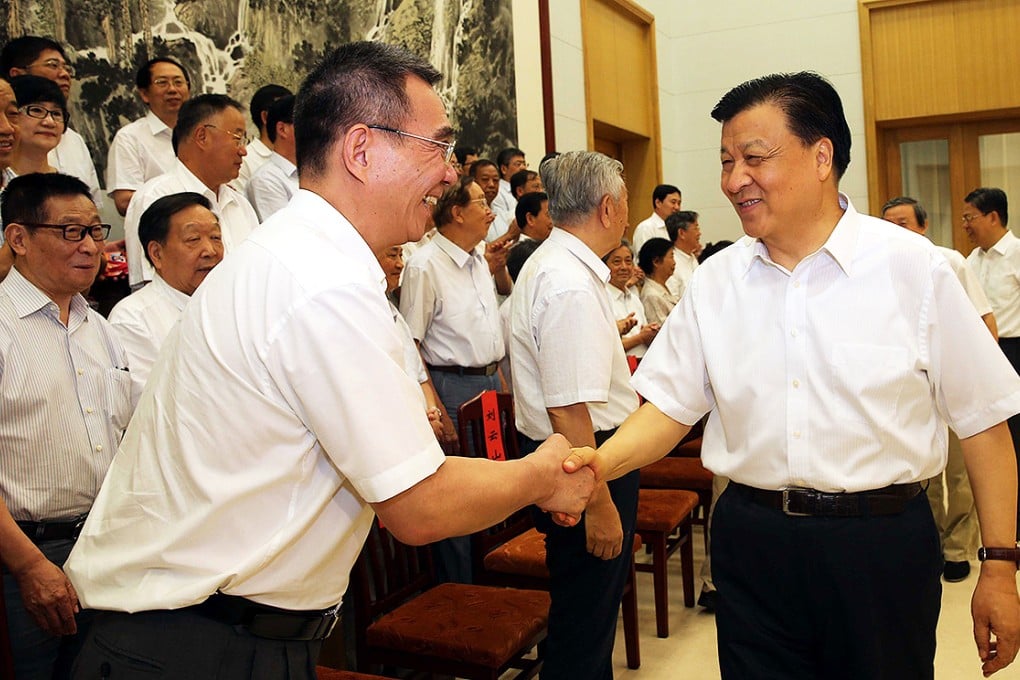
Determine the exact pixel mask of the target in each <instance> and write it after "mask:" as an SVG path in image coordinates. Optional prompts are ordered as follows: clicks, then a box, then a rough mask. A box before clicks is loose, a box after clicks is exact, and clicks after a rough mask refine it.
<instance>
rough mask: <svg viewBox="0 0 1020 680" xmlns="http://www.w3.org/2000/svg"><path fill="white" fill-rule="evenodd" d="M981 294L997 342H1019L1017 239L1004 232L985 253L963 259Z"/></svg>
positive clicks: (1019, 245) (1019, 258) (1019, 248)
mask: <svg viewBox="0 0 1020 680" xmlns="http://www.w3.org/2000/svg"><path fill="white" fill-rule="evenodd" d="M967 262H968V263H969V264H970V266H971V268H972V269H973V270H974V273H975V274H977V277H978V280H979V281H980V282H981V287H982V288H984V290H985V295H986V296H987V297H988V302H989V304H991V305H992V311H993V312H995V323H996V325H997V326H998V328H999V337H1000V338H1020V239H1018V238H1017V237H1016V236H1014V235H1013V232H1012V231H1009V230H1007V231H1006V233H1005V234H1003V235H1002V238H1000V239H999V240H998V241H997V242H996V243H995V245H994V246H992V247H991V248H989V249H988V250H982V249H981V248H975V249H974V250H972V251H970V255H969V256H968V257H967Z"/></svg>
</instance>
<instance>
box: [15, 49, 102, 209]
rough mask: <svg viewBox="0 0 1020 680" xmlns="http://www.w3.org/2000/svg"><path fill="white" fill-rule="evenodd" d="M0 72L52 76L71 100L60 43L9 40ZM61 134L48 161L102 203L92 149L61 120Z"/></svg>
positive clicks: (68, 69) (68, 68) (68, 72)
mask: <svg viewBox="0 0 1020 680" xmlns="http://www.w3.org/2000/svg"><path fill="white" fill-rule="evenodd" d="M0 75H2V77H4V78H8V79H9V78H11V77H13V76H21V75H32V76H40V77H42V78H46V79H48V80H52V81H53V82H54V83H56V84H57V87H59V88H60V91H61V92H62V93H63V95H64V99H65V102H66V103H67V104H70V102H71V79H72V78H73V77H74V67H73V66H71V65H70V64H69V63H68V61H67V55H66V54H65V53H64V48H63V47H61V45H60V43H58V42H56V41H54V40H50V39H49V38H43V37H40V36H35V35H26V36H22V37H20V38H14V39H13V40H11V41H9V42H8V43H7V44H6V45H4V48H3V50H2V51H0ZM64 123H65V129H64V134H63V136H62V137H61V138H60V143H59V144H57V147H56V148H55V149H53V150H52V151H50V153H49V163H50V165H52V166H53V167H54V168H56V169H57V171H58V172H63V173H67V174H68V175H73V176H75V177H77V178H78V179H80V180H81V181H83V182H85V183H86V184H88V186H89V191H90V192H91V194H92V200H93V201H94V202H95V204H96V206H97V207H99V208H100V209H102V207H103V190H102V187H100V186H99V175H98V174H96V165H95V163H94V162H93V161H92V152H91V151H89V148H88V145H86V144H85V140H84V139H83V138H82V136H81V135H80V134H78V133H77V132H76V131H75V130H74V129H73V128H71V127H70V126H69V125H67V123H70V120H69V119H66V120H65V121H64Z"/></svg>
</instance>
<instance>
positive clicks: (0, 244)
mask: <svg viewBox="0 0 1020 680" xmlns="http://www.w3.org/2000/svg"><path fill="white" fill-rule="evenodd" d="M19 115H21V114H20V111H18V101H17V99H16V98H15V96H14V90H13V89H12V88H11V84H10V83H8V82H7V81H6V80H3V79H0V190H2V189H3V188H5V187H6V186H7V182H8V181H9V179H10V173H9V172H8V171H7V169H8V168H9V167H10V165H11V161H12V160H14V150H15V148H16V146H15V145H16V143H17V139H18V127H17V122H18V116H19ZM13 264H14V251H13V250H11V247H10V246H9V245H7V243H6V242H5V241H4V237H3V233H2V232H0V281H3V280H4V277H6V276H7V272H9V271H10V270H11V266H12V265H13Z"/></svg>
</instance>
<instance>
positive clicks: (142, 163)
mask: <svg viewBox="0 0 1020 680" xmlns="http://www.w3.org/2000/svg"><path fill="white" fill-rule="evenodd" d="M135 85H136V86H137V87H138V96H139V97H141V99H142V101H143V102H145V105H146V106H147V107H148V108H149V112H148V113H146V114H145V116H143V117H142V118H139V119H138V120H136V121H133V122H131V123H128V124H127V125H125V126H124V127H122V128H121V129H120V130H118V131H117V134H116V135H115V136H114V138H113V143H111V144H110V149H109V151H107V154H106V190H107V191H108V192H109V193H110V197H111V198H113V202H114V204H115V205H116V206H117V212H119V213H120V214H121V215H125V214H127V209H128V204H129V203H130V202H131V196H133V195H134V193H135V192H136V191H137V190H138V189H140V188H141V187H142V185H143V184H145V183H146V182H147V181H149V180H150V179H152V178H153V177H158V176H160V175H162V174H163V173H165V172H169V171H170V169H171V168H172V167H173V165H174V146H173V142H172V136H173V129H174V126H176V125H177V114H178V113H179V112H180V110H181V107H182V106H183V105H184V102H186V101H188V97H190V96H191V79H190V78H189V76H188V72H187V71H185V70H184V67H183V66H182V65H181V64H179V63H178V62H176V61H174V60H173V59H170V58H169V57H156V58H155V59H150V60H149V61H147V62H145V63H144V64H142V67H141V68H140V69H138V74H137V75H136V76H135ZM139 256H141V253H139Z"/></svg>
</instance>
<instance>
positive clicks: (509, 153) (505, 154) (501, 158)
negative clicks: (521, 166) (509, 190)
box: [496, 146, 524, 173]
mask: <svg viewBox="0 0 1020 680" xmlns="http://www.w3.org/2000/svg"><path fill="white" fill-rule="evenodd" d="M517 156H521V157H524V152H523V151H521V150H520V149H518V148H517V147H514V146H509V147H507V148H505V149H503V150H502V151H500V152H499V154H498V155H497V156H496V166H497V168H496V169H497V170H499V171H500V173H502V172H503V166H504V165H510V161H511V160H513V159H514V158H516V157H517Z"/></svg>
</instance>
